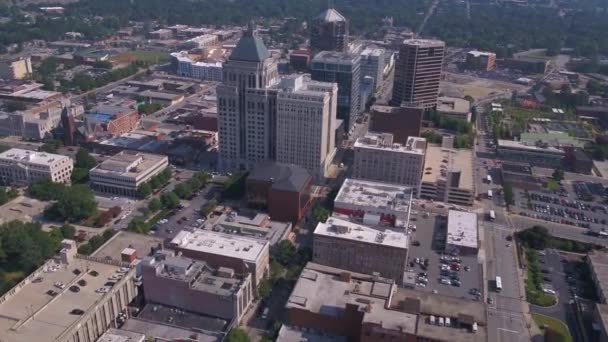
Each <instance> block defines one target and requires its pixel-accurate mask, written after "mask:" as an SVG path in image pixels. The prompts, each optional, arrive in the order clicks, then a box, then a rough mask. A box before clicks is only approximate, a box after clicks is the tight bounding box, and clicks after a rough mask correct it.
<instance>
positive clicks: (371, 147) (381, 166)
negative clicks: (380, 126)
mask: <svg viewBox="0 0 608 342" xmlns="http://www.w3.org/2000/svg"><path fill="white" fill-rule="evenodd" d="M354 148H355V163H354V167H353V178H358V179H367V180H374V181H381V182H386V183H395V184H401V185H407V186H411V187H412V188H414V191H415V193H416V195H417V196H418V195H419V194H420V179H421V177H422V173H423V167H424V163H425V156H426V139H424V138H419V137H409V138H408V140H407V142H406V143H405V144H404V145H402V144H397V143H394V142H393V135H392V134H389V133H368V134H366V135H365V137H362V138H359V139H357V141H356V142H355V146H354Z"/></svg>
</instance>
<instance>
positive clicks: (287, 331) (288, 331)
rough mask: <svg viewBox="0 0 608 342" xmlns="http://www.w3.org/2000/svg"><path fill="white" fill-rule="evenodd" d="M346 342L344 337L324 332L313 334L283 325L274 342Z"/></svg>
mask: <svg viewBox="0 0 608 342" xmlns="http://www.w3.org/2000/svg"><path fill="white" fill-rule="evenodd" d="M307 341H311V342H346V341H347V339H346V337H344V336H337V335H331V334H327V333H325V332H313V331H310V329H299V328H298V327H291V326H289V325H286V324H283V326H281V330H279V336H277V339H276V342H307Z"/></svg>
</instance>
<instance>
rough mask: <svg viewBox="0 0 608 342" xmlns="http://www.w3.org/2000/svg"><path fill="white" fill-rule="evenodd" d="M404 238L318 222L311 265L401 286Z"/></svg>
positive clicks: (353, 225) (337, 221)
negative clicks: (334, 268) (373, 277)
mask: <svg viewBox="0 0 608 342" xmlns="http://www.w3.org/2000/svg"><path fill="white" fill-rule="evenodd" d="M407 252H408V236H407V235H406V234H405V233H404V232H394V231H391V230H385V231H379V230H377V229H374V228H370V227H368V226H366V225H360V224H356V223H353V222H350V221H347V220H342V219H339V218H336V217H330V218H329V219H327V222H319V223H318V224H317V227H316V228H315V231H314V238H313V262H316V263H318V264H321V265H326V266H330V267H336V268H341V269H345V270H347V271H353V272H355V271H356V272H360V273H365V274H376V273H377V274H378V275H380V276H382V277H384V278H388V279H393V280H394V281H396V282H397V283H398V284H401V283H402V282H403V272H404V270H405V269H406V267H407Z"/></svg>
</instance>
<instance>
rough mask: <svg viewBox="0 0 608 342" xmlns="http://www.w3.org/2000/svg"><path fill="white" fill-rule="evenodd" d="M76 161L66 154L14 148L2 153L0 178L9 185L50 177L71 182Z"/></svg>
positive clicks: (0, 155) (53, 179) (0, 156)
mask: <svg viewBox="0 0 608 342" xmlns="http://www.w3.org/2000/svg"><path fill="white" fill-rule="evenodd" d="M73 169H74V161H73V160H72V159H71V158H69V157H66V156H62V155H59V154H52V153H46V152H45V153H43V152H34V151H28V150H21V149H18V148H12V149H10V150H8V151H5V152H2V153H0V179H1V180H2V183H3V184H7V185H13V184H15V185H26V184H31V183H33V182H36V181H39V180H42V179H49V180H51V181H52V182H55V183H65V184H68V183H70V178H71V177H72V170H73Z"/></svg>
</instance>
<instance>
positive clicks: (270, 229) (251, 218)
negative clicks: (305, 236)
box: [201, 208, 292, 247]
mask: <svg viewBox="0 0 608 342" xmlns="http://www.w3.org/2000/svg"><path fill="white" fill-rule="evenodd" d="M214 214H215V215H213V216H212V217H209V218H208V219H207V221H205V224H204V225H203V227H201V229H205V230H212V231H214V232H218V233H226V234H233V235H238V236H242V237H246V238H252V239H255V240H261V241H263V242H268V243H269V244H270V246H271V247H272V246H274V245H276V244H277V243H279V242H280V241H281V240H284V239H287V238H289V235H290V234H291V228H292V223H291V222H289V221H279V220H278V219H277V218H276V217H272V219H271V216H269V215H267V214H264V213H260V212H256V211H254V212H251V211H249V210H246V209H244V210H242V211H240V212H237V211H235V210H232V208H224V210H223V211H222V212H221V213H219V216H218V215H217V214H218V212H217V211H216V212H215V213H214Z"/></svg>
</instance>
